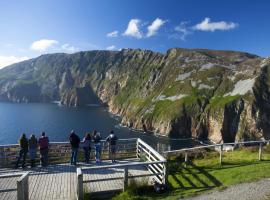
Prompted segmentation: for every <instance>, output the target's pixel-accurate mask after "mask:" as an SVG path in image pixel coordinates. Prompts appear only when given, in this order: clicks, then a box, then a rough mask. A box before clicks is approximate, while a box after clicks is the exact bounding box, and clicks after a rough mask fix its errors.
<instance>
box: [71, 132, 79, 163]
mask: <svg viewBox="0 0 270 200" xmlns="http://www.w3.org/2000/svg"><path fill="white" fill-rule="evenodd" d="M69 142H70V145H71V158H70V164H71V165H77V156H78V150H79V146H80V138H79V136H78V135H76V134H75V132H74V131H71V133H70V136H69Z"/></svg>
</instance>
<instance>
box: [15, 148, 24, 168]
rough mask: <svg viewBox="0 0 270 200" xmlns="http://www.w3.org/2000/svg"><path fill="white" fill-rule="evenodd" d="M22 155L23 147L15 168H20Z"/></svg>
mask: <svg viewBox="0 0 270 200" xmlns="http://www.w3.org/2000/svg"><path fill="white" fill-rule="evenodd" d="M22 155H23V150H22V149H21V150H20V152H19V157H18V159H17V162H16V165H15V168H18V167H19V163H20V161H21V158H22Z"/></svg>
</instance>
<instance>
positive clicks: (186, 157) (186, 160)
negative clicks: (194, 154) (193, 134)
mask: <svg viewBox="0 0 270 200" xmlns="http://www.w3.org/2000/svg"><path fill="white" fill-rule="evenodd" d="M187 162H188V153H187V151H185V163H186V164H187Z"/></svg>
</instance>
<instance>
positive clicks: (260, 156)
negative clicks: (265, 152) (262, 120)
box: [259, 142, 262, 161]
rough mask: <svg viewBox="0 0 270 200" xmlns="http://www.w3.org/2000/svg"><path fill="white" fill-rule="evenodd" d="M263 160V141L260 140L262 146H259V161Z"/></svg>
mask: <svg viewBox="0 0 270 200" xmlns="http://www.w3.org/2000/svg"><path fill="white" fill-rule="evenodd" d="M261 160H262V143H261V142H260V147H259V161H261Z"/></svg>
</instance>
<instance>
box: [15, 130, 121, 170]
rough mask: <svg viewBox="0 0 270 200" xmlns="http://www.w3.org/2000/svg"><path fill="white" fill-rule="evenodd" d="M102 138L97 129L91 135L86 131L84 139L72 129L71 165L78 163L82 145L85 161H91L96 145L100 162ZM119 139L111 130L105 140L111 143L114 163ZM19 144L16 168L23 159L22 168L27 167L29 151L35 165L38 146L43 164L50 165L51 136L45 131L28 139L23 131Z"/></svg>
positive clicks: (110, 147) (70, 137)
mask: <svg viewBox="0 0 270 200" xmlns="http://www.w3.org/2000/svg"><path fill="white" fill-rule="evenodd" d="M101 140H102V137H101V134H100V132H97V131H96V130H94V132H93V135H91V134H90V133H86V134H85V136H84V138H83V140H82V141H81V140H80V137H79V136H78V135H77V134H76V133H75V132H74V131H71V133H70V136H69V142H70V145H71V158H70V164H71V165H76V164H77V157H78V151H79V148H80V147H82V148H83V150H84V159H85V163H89V162H90V154H91V149H92V146H93V147H94V150H95V159H96V163H100V162H101V150H102V144H101ZM117 140H118V138H117V136H116V135H115V134H114V131H113V130H112V131H111V132H110V134H109V136H108V137H107V138H106V140H105V141H106V143H108V145H109V157H110V159H111V161H112V163H115V162H116V160H115V159H116V142H117ZM92 144H93V145H92ZM19 145H20V151H19V156H18V159H17V162H16V165H15V168H18V167H19V164H20V162H21V160H22V168H24V167H25V161H26V157H27V154H28V152H29V158H30V166H31V167H35V165H36V155H37V150H38V147H39V150H40V164H41V166H43V167H45V166H47V165H48V153H49V138H48V137H47V136H46V134H45V132H42V134H41V137H40V138H39V139H37V138H36V137H35V135H34V134H32V135H31V136H30V138H29V139H27V137H26V135H25V133H23V134H22V136H21V138H20V139H19Z"/></svg>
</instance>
